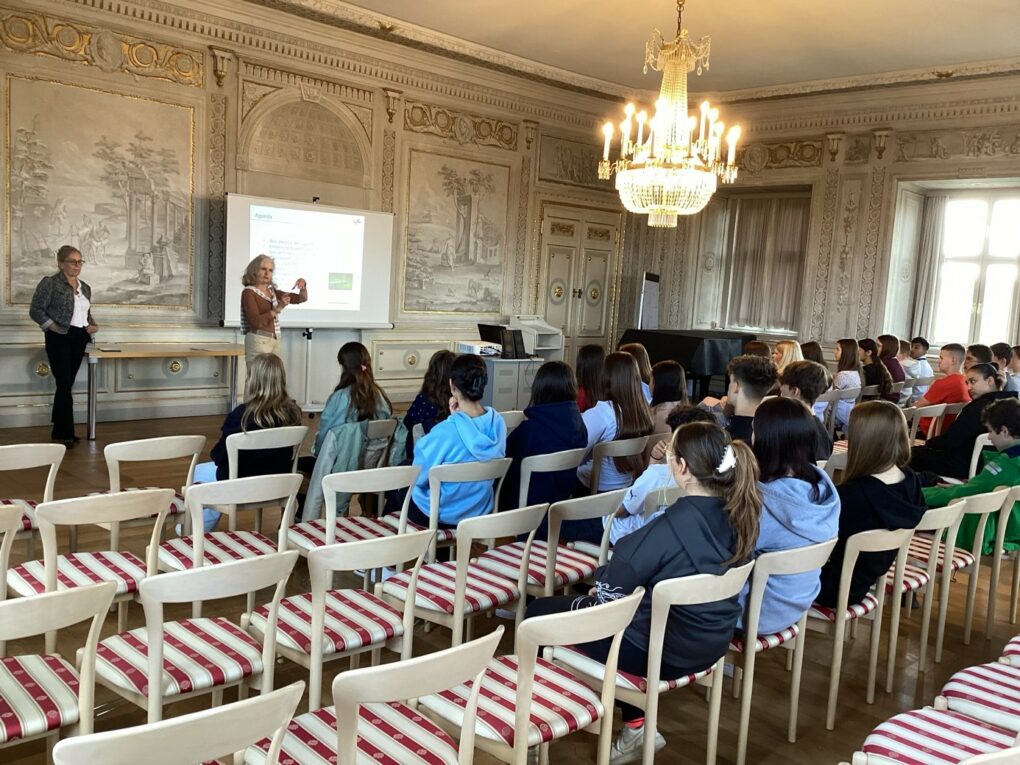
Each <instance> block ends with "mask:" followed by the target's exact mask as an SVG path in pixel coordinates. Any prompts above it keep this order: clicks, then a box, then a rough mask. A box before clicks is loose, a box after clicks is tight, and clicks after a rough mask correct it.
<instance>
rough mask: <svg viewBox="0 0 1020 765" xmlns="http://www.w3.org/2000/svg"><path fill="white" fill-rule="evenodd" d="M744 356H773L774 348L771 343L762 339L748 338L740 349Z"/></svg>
mask: <svg viewBox="0 0 1020 765" xmlns="http://www.w3.org/2000/svg"><path fill="white" fill-rule="evenodd" d="M740 355H742V356H762V357H764V358H766V359H768V358H771V357H772V349H771V348H769V344H768V343H766V342H764V341H762V340H748V341H747V342H746V343H744V347H743V349H742V350H741V351H740Z"/></svg>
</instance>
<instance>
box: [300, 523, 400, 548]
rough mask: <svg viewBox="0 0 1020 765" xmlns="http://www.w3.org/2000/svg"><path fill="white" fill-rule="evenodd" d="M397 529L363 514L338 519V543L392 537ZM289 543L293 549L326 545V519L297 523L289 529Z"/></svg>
mask: <svg viewBox="0 0 1020 765" xmlns="http://www.w3.org/2000/svg"><path fill="white" fill-rule="evenodd" d="M396 533H397V531H396V529H394V528H393V527H392V526H390V525H389V524H388V523H383V522H382V521H381V520H379V519H378V518H365V517H362V516H354V517H345V518H337V519H336V543H340V542H360V541H362V540H364V539H380V538H382V537H392V536H393V535H394V534H396ZM287 544H288V546H290V547H291V548H292V549H295V548H296V549H298V550H314V549H315V548H316V547H324V546H325V545H326V521H325V519H322V518H320V519H318V520H315V521H307V522H305V523H297V524H295V525H293V526H291V527H290V528H289V529H288V530H287Z"/></svg>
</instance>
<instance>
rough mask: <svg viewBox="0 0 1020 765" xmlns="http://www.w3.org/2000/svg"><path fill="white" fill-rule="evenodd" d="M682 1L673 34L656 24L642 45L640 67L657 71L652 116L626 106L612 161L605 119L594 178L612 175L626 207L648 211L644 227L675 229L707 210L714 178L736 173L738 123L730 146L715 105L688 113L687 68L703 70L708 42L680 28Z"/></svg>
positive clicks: (732, 177)
mask: <svg viewBox="0 0 1020 765" xmlns="http://www.w3.org/2000/svg"><path fill="white" fill-rule="evenodd" d="M684 1H685V0H677V4H676V9H677V25H676V39H675V40H673V41H672V42H665V41H664V40H663V39H662V33H661V32H659V30H658V29H656V30H653V31H652V36H651V39H649V41H648V42H647V43H646V44H645V66H644V73H645V74H647V73H648V68H649V67H651V68H652V69H654V70H655V71H657V72H662V86H661V88H660V90H659V99H658V100H657V101H656V102H655V116H653V117H652V118H651V119H649V117H648V112H647V111H644V110H641V111H637V110H636V109H635V107H634V104H627V106H626V107H625V108H624V110H623V113H624V115H625V119H624V120H623V122H621V123H620V156H619V159H617V160H616V161H615V162H610V161H609V149H610V144H611V143H612V141H613V137H614V136H613V134H614V132H615V131H614V128H613V124H612V123H611V122H607V123H606V124H605V125H604V126H603V128H602V133H603V135H604V136H605V145H604V147H603V152H602V161H601V162H599V178H600V179H602V180H609V178H611V177H612V175H613V173H614V172H615V173H616V190H617V191H618V192H619V193H620V200H621V201H622V202H623V206H624V207H626V208H627V210H629V211H630V212H633V213H641V214H645V215H648V225H649V226H656V227H660V228H675V227H676V219H677V216H678V215H693V214H695V213H697V212H700V211H701V210H703V209H704V207H705V205H707V204H708V200H709V199H711V198H712V194H714V193H715V190H716V183H717V181H719V180H721V181H722V182H723V183H732V182H733V181H734V180H736V177H737V166H736V164H735V162H734V159H735V154H736V149H737V140H738V139H739V138H740V128H739V127H736V126H734V127H731V128H730V129H729V132H728V133H726V144H727V152H726V157H725V160H724V158H723V150H722V140H723V133H724V132H725V130H726V127H725V125H723V123H722V122H721V121H719V110H718V109H715V108H712V107H711V105H710V104H709V103H708V101H705V102H703V103H702V104H701V109H700V115H688V113H687V73H688V72H692V71H694V70H695V69H697V72H698V74H699V75H700V74H701V72H702V70H703V69H708V63H709V62H708V57H709V51H710V50H711V46H712V41H711V38H709V37H707V36H706V37H702V38H701V39H700V40H698V41H697V42H695V41H693V40H691V39H690V38H689V37H688V32H687V30H686V29H684V28H683V10H684Z"/></svg>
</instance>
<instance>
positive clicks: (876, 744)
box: [861, 707, 1013, 765]
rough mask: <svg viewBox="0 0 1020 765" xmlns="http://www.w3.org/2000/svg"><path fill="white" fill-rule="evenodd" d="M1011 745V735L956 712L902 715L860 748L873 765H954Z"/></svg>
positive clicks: (923, 711) (927, 710) (921, 711)
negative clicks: (880, 764)
mask: <svg viewBox="0 0 1020 765" xmlns="http://www.w3.org/2000/svg"><path fill="white" fill-rule="evenodd" d="M1012 744H1013V734H1012V733H1011V732H1010V731H1008V730H1006V729H1004V728H998V727H996V726H994V725H989V724H988V723H984V722H981V721H979V720H975V719H973V718H971V717H967V716H966V715H962V714H959V713H958V712H952V711H948V712H940V711H939V710H937V709H932V708H931V707H925V708H924V709H917V710H914V711H912V712H904V713H902V714H898V715H896V716H895V717H891V718H889V719H888V720H886V721H885V722H884V723H882V724H881V725H879V726H878V727H877V728H875V729H874V730H873V731H872V732H871V734H870V735H869V736H868V737H867V738H866V739H865V740H864V746H863V747H862V748H861V751H863V752H864V753H865V754H866V755H868V762H869V763H871V764H872V765H879V763H883V764H884V763H888V764H889V765H957V763H959V762H962V761H963V760H968V759H970V758H971V757H974V756H976V755H979V754H987V753H989V752H998V751H1000V750H1002V749H1007V748H1009V747H1010V746H1011V745H1012Z"/></svg>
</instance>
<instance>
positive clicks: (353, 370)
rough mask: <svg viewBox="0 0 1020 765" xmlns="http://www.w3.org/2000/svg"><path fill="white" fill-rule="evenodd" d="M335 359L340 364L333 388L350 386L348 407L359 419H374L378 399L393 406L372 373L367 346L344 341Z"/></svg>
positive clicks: (370, 358)
mask: <svg viewBox="0 0 1020 765" xmlns="http://www.w3.org/2000/svg"><path fill="white" fill-rule="evenodd" d="M336 360H337V363H338V364H339V365H340V382H338V383H337V384H336V387H335V388H334V389H333V390H334V391H338V390H342V389H343V388H350V394H351V403H350V408H352V409H354V410H355V411H356V412H357V413H358V420H359V421H361V420H372V419H375V413H376V411H377V410H378V409H379V401H380V400H382V401H385V402H386V406H387V407H389V408H390V409H392V408H393V406H392V404H390V400H389V398H387V396H386V394H385V393H384V392H383V389H382V388H380V387H379V386H378V385H377V384H376V382H375V377H374V376H373V375H372V357H371V356H369V355H368V348H366V347H365V346H363V345H362V344H361V343H355V342H351V343H344V344H343V345H341V346H340V350H339V351H338V352H337V354H336Z"/></svg>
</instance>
